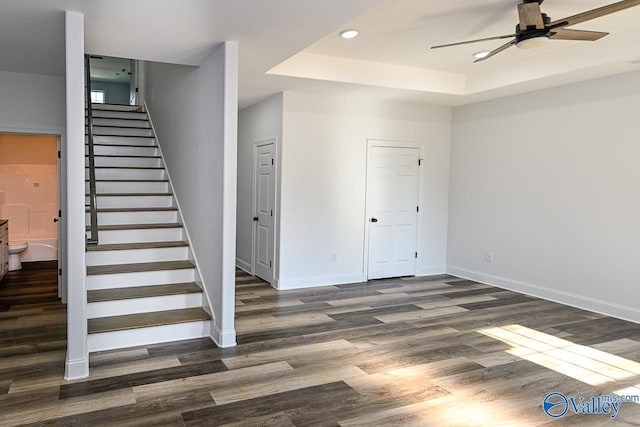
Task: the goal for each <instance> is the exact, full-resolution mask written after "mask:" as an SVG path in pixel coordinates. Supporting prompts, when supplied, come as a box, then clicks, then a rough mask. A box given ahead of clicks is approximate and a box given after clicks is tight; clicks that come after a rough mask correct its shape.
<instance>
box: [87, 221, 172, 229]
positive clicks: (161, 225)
mask: <svg viewBox="0 0 640 427" xmlns="http://www.w3.org/2000/svg"><path fill="white" fill-rule="evenodd" d="M182 226H183V225H182V224H180V223H177V222H171V223H157V224H118V225H100V226H98V231H114V230H147V229H151V228H181V227H182ZM90 229H91V226H88V225H87V226H86V230H87V231H89V230H90Z"/></svg>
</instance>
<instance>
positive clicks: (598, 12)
mask: <svg viewBox="0 0 640 427" xmlns="http://www.w3.org/2000/svg"><path fill="white" fill-rule="evenodd" d="M638 5H640V0H623V1H619V2H617V3H613V4H610V5H607V6H603V7H599V8H597V9H593V10H589V11H587V12H582V13H579V14H577V15H573V16H569V17H567V18H564V19H558V20H557V21H553V22H551V23H550V24H548V25H547V28H550V29H554V28H561V27H569V26H571V25H576V24H579V23H581V22H585V21H590V20H592V19H596V18H599V17H601V16H605V15H609V14H611V13H615V12H619V11H621V10H624V9H628V8H630V7H634V6H638Z"/></svg>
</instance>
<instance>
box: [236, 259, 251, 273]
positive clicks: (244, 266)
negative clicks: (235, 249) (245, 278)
mask: <svg viewBox="0 0 640 427" xmlns="http://www.w3.org/2000/svg"><path fill="white" fill-rule="evenodd" d="M236 267H238V268H239V269H240V270H244V271H246V272H247V273H249V274H253V272H252V271H251V262H247V261H245V260H243V259H240V258H237V257H236Z"/></svg>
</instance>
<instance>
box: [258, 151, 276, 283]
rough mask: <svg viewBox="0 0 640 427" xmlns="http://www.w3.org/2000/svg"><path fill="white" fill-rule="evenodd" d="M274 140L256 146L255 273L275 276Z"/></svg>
mask: <svg viewBox="0 0 640 427" xmlns="http://www.w3.org/2000/svg"><path fill="white" fill-rule="evenodd" d="M274 171H275V166H274V144H267V145H258V146H256V148H255V179H256V181H255V187H254V188H255V194H254V197H255V198H254V206H255V216H254V218H253V220H254V223H255V227H256V229H255V233H254V244H253V247H254V262H255V275H256V276H258V277H260V278H262V279H264V280H266V281H267V282H269V283H271V281H272V280H273V239H274V230H273V208H274V205H275V188H276V186H275V173H274Z"/></svg>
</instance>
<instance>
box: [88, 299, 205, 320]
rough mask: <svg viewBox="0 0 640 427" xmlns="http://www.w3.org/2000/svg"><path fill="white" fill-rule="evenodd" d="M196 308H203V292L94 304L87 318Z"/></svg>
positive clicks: (89, 306)
mask: <svg viewBox="0 0 640 427" xmlns="http://www.w3.org/2000/svg"><path fill="white" fill-rule="evenodd" d="M194 307H202V293H201V292H200V293H193V294H180V295H165V296H160V297H149V298H134V299H125V300H119V301H103V302H92V303H89V304H87V318H88V319H96V318H99V317H110V316H124V315H127V314H137V313H152V312H154V311H164V310H177V309H182V308H194Z"/></svg>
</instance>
